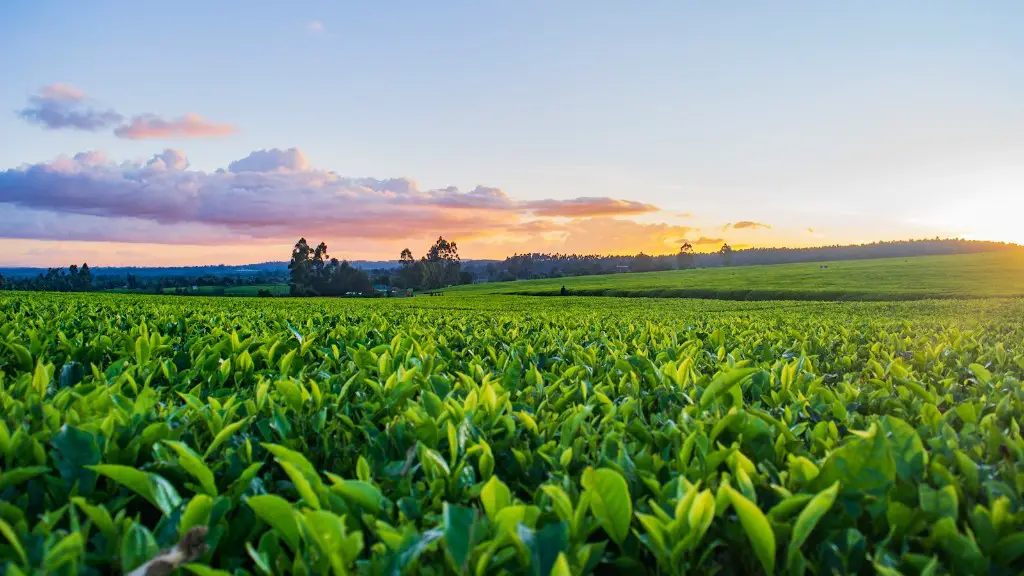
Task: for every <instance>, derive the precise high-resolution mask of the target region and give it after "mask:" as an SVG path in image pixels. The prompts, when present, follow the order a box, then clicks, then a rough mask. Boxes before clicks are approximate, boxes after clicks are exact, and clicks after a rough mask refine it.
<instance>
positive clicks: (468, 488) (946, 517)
mask: <svg viewBox="0 0 1024 576" xmlns="http://www.w3.org/2000/svg"><path fill="white" fill-rule="evenodd" d="M254 302H256V301H254V300H251V299H250V300H244V299H231V298H219V299H207V298H201V297H200V298H189V299H181V298H173V299H172V298H155V297H148V296H135V295H98V294H88V295H68V294H27V293H21V294H17V293H6V294H3V295H0V410H2V412H0V413H2V418H0V454H2V457H3V467H2V472H0V559H2V562H3V564H4V566H5V572H6V573H8V574H19V573H30V572H31V573H46V574H74V573H77V574H100V573H104V574H105V573H110V572H112V571H113V572H117V571H119V570H124V571H125V572H127V571H129V570H132V569H134V568H137V567H139V566H140V565H143V564H144V563H145V562H146V561H147V560H149V559H150V558H152V557H153V556H154V555H156V554H157V552H158V550H160V549H161V548H167V549H171V548H172V547H173V546H175V543H177V542H179V539H180V538H182V537H183V535H188V537H187V538H185V543H182V544H181V545H180V547H179V549H181V550H188V552H183V553H182V554H181V556H182V557H183V558H182V559H181V560H188V561H190V562H191V563H190V564H189V565H188V566H187V570H189V571H191V572H193V573H196V574H200V575H203V574H225V573H233V574H288V573H292V574H328V573H330V574H354V573H362V574H398V573H409V574H441V573H472V574H498V573H502V572H508V573H523V574H527V573H528V574H540V575H544V576H546V575H548V574H559V575H561V574H570V573H572V574H576V573H590V572H608V571H612V570H615V571H624V570H630V571H632V572H633V573H637V574H639V573H649V574H678V573H684V572H685V573H697V572H714V571H718V572H720V573H726V574H756V573H763V572H767V573H773V574H774V573H787V574H799V573H804V572H811V573H817V574H827V573H865V574H870V573H875V572H878V573H882V574H899V573H901V574H941V573H955V574H1019V573H1021V571H1022V570H1024V508H1022V505H1024V503H1022V498H1021V497H1022V493H1024V469H1022V465H1024V464H1022V463H1024V440H1022V438H1021V435H1020V427H1019V422H1020V420H1021V418H1022V415H1024V414H1022V412H1024V404H1022V403H1024V392H1022V388H1021V378H1022V377H1024V321H1022V318H1024V302H1022V301H1020V300H974V301H970V302H966V301H953V300H948V301H924V302H907V303H898V304H897V303H848V304H827V303H797V302H792V303H785V304H782V303H770V304H769V303H757V302H751V303H747V302H711V301H696V300H675V301H668V300H634V299H622V298H619V299H599V298H571V297H570V298H524V297H509V296H503V297H475V296H463V297H458V298H456V297H453V296H446V297H445V298H438V299H434V298H412V299H378V300H325V299H290V300H264V301H258V302H259V303H258V304H256V303H254ZM202 544H205V547H204V546H202ZM204 548H205V551H204ZM161 558H165V559H166V558H167V557H161ZM167 561H168V562H170V560H167ZM112 567H113V568H112ZM218 570H220V571H225V572H220V571H218Z"/></svg>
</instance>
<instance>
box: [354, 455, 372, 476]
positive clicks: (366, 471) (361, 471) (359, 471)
mask: <svg viewBox="0 0 1024 576" xmlns="http://www.w3.org/2000/svg"><path fill="white" fill-rule="evenodd" d="M356 478H358V479H360V480H362V481H363V482H369V481H370V463H369V462H367V461H366V458H363V457H362V456H360V457H359V460H357V461H356Z"/></svg>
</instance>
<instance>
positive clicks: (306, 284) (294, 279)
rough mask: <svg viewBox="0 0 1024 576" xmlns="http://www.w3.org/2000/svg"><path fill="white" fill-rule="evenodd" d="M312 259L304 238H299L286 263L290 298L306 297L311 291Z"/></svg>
mask: <svg viewBox="0 0 1024 576" xmlns="http://www.w3.org/2000/svg"><path fill="white" fill-rule="evenodd" d="M311 258H312V254H311V251H310V249H309V244H307V243H306V239H305V238H299V241H298V242H296V243H295V247H294V248H292V260H291V262H289V263H288V272H289V280H288V292H289V293H290V294H291V295H292V296H308V295H309V293H310V291H311V288H312V287H311V285H310V284H311V282H310V281H311V280H312V274H311V265H310V260H311Z"/></svg>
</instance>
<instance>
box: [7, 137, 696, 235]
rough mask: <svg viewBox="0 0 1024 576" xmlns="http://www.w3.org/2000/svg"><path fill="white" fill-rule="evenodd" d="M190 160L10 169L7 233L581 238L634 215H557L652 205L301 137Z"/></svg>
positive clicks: (86, 160) (81, 160) (677, 230)
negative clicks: (436, 177)
mask: <svg viewBox="0 0 1024 576" xmlns="http://www.w3.org/2000/svg"><path fill="white" fill-rule="evenodd" d="M188 166H189V163H188V159H187V158H186V157H185V155H184V154H183V153H182V152H180V151H177V150H173V149H167V150H164V151H163V152H161V153H159V154H156V155H154V156H153V157H152V158H151V159H150V160H148V161H146V162H139V163H135V164H131V163H117V162H114V161H111V160H110V159H108V158H107V157H106V155H105V154H103V153H101V152H85V153H81V154H76V155H75V156H73V157H62V158H58V159H57V160H55V161H53V162H50V163H40V164H32V165H26V166H23V167H20V168H17V169H10V170H4V171H0V212H2V213H3V217H0V237H6V238H35V239H59V240H64V241H74V240H85V241H88V240H93V241H108V242H148V243H161V242H162V243H167V244H210V245H220V244H224V243H229V242H232V241H236V242H237V241H243V242H253V243H275V242H281V241H284V242H288V241H294V238H297V237H298V236H303V235H305V236H314V237H322V238H334V239H372V240H374V242H375V243H376V242H388V241H392V240H395V239H410V241H412V240H414V239H416V238H422V239H424V240H425V241H429V240H430V239H431V236H433V237H435V238H436V235H437V234H438V233H444V234H445V235H446V236H449V235H450V236H452V237H456V238H459V239H463V240H465V239H470V238H485V237H497V236H503V235H508V234H512V235H518V236H519V237H522V238H529V237H530V235H532V234H536V233H538V232H551V233H554V236H553V237H565V238H568V239H572V238H579V237H581V236H580V235H583V236H587V235H590V234H595V235H605V236H608V234H607V231H608V230H610V229H613V228H614V227H617V226H618V227H621V226H628V224H623V225H620V224H617V222H618V221H617V220H614V219H612V218H607V217H605V218H603V219H601V222H602V224H601V225H600V226H597V227H591V226H596V225H592V224H583V223H580V222H583V221H579V220H572V221H571V222H569V223H565V222H557V221H554V220H550V219H548V218H549V216H551V215H553V216H559V217H565V216H569V217H572V216H575V215H580V214H595V213H596V214H604V215H617V214H621V213H630V212H631V211H635V210H638V209H640V208H638V207H637V206H640V207H646V206H648V205H644V204H640V203H637V202H631V201H623V200H616V199H612V198H577V199H569V200H534V201H527V202H524V201H518V200H515V199H513V198H510V197H509V196H508V194H506V193H505V192H504V191H502V190H501V189H499V188H493V187H487V186H477V187H476V188H473V189H470V190H469V191H466V192H463V191H461V190H459V189H458V188H454V187H449V188H442V189H434V190H421V189H420V188H419V187H418V186H417V184H416V182H415V181H413V180H410V179H408V178H389V179H382V180H380V179H374V178H348V177H344V176H340V175H338V174H336V173H334V172H330V171H326V170H320V169H315V168H313V167H311V166H310V165H309V162H308V159H307V158H306V156H305V154H303V153H302V151H301V150H299V149H296V148H292V149H288V150H280V149H269V150H257V151H254V152H253V153H251V154H249V155H248V156H246V157H245V158H242V159H240V160H238V161H235V162H232V163H231V164H230V165H229V167H228V169H227V170H217V171H214V172H205V171H199V170H190V169H188ZM538 206H540V207H542V209H538ZM643 209H644V210H649V208H643ZM538 212H540V213H542V214H544V215H545V216H539V215H538ZM601 228H603V229H604V231H601V230H600V229H601ZM687 230H689V229H688V228H683V227H667V228H658V227H656V226H655V227H646V228H630V229H629V232H624V233H623V234H621V235H614V236H608V237H609V238H616V239H617V241H623V242H624V241H625V239H626V238H628V236H629V234H636V233H642V234H647V235H648V236H650V235H652V234H654V235H660V236H665V237H666V238H667V237H668V236H669V235H674V237H676V238H679V237H682V236H683V234H684V233H685V231H687ZM663 241H664V240H660V241H659V242H662V243H663ZM632 243H633V244H635V242H632ZM585 244H586V242H583V241H580V242H579V243H578V244H577V245H578V246H583V245H585ZM645 249H648V250H649V249H650V247H649V246H648V247H646V248H645Z"/></svg>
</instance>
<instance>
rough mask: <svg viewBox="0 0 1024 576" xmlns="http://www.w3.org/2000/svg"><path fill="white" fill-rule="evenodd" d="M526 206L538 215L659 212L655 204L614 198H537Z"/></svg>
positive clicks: (572, 215)
mask: <svg viewBox="0 0 1024 576" xmlns="http://www.w3.org/2000/svg"><path fill="white" fill-rule="evenodd" d="M524 206H525V207H526V208H527V209H528V210H530V211H531V212H533V213H534V214H536V215H538V216H564V217H569V218H586V217H591V216H627V215H635V214H647V213H650V212H658V211H659V210H660V208H658V207H657V206H655V205H653V204H645V203H643V202H635V201H633V200H616V199H614V198H574V199H572V200H537V201H534V202H526V203H524Z"/></svg>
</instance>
